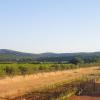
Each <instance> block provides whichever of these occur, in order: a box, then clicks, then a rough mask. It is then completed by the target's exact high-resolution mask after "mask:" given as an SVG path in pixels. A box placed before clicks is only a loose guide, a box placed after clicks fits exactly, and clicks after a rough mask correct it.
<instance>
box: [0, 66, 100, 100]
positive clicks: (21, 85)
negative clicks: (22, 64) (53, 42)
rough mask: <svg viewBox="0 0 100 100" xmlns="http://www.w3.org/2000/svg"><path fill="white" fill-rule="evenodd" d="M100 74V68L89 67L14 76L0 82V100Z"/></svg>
mask: <svg viewBox="0 0 100 100" xmlns="http://www.w3.org/2000/svg"><path fill="white" fill-rule="evenodd" d="M99 73H100V70H99V67H87V68H78V69H73V70H65V71H56V72H43V73H37V74H33V75H26V76H14V77H12V78H11V77H6V78H5V79H1V80H0V100H3V99H10V100H11V99H13V98H15V97H19V96H21V95H24V94H28V93H31V92H35V91H41V90H42V89H50V88H53V87H54V86H55V84H56V85H59V84H63V83H70V82H71V81H72V80H78V79H80V78H85V77H88V76H89V75H93V74H99ZM13 100H14V99H13ZM16 100H23V99H16ZM27 100H28V99H27ZM29 100H31V99H29ZM33 100H34V99H33Z"/></svg>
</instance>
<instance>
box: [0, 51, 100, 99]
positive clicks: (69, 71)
mask: <svg viewBox="0 0 100 100" xmlns="http://www.w3.org/2000/svg"><path fill="white" fill-rule="evenodd" d="M0 78H1V79H0V100H81V99H82V100H90V99H91V100H92V99H93V100H99V99H100V52H93V53H92V52H91V53H64V54H63V53H61V54H55V53H43V54H31V53H23V52H18V51H13V50H7V49H0Z"/></svg>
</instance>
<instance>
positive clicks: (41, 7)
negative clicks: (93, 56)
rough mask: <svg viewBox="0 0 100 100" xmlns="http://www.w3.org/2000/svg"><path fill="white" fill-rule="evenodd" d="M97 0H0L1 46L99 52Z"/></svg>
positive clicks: (99, 7)
mask: <svg viewBox="0 0 100 100" xmlns="http://www.w3.org/2000/svg"><path fill="white" fill-rule="evenodd" d="M99 44H100V0H0V49H12V50H17V51H23V52H31V53H43V52H57V53H59V52H89V51H91V52H93V51H100V46H99Z"/></svg>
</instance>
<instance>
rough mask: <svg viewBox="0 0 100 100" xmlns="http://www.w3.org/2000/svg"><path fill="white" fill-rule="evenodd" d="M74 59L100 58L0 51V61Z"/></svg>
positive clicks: (95, 55)
mask: <svg viewBox="0 0 100 100" xmlns="http://www.w3.org/2000/svg"><path fill="white" fill-rule="evenodd" d="M75 57H81V58H83V59H93V58H100V52H88V53H87V52H82V53H41V54H32V53H24V52H19V51H13V50H9V49H0V61H27V60H28V61H29V60H31V61H69V60H71V59H72V58H75Z"/></svg>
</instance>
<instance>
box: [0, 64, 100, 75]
mask: <svg viewBox="0 0 100 100" xmlns="http://www.w3.org/2000/svg"><path fill="white" fill-rule="evenodd" d="M95 65H100V64H93V63H92V64H78V65H74V64H17V63H15V64H0V76H14V75H26V74H34V73H38V72H48V71H57V70H68V69H76V68H80V67H89V66H95Z"/></svg>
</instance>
